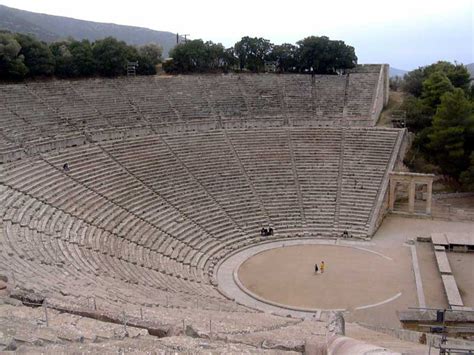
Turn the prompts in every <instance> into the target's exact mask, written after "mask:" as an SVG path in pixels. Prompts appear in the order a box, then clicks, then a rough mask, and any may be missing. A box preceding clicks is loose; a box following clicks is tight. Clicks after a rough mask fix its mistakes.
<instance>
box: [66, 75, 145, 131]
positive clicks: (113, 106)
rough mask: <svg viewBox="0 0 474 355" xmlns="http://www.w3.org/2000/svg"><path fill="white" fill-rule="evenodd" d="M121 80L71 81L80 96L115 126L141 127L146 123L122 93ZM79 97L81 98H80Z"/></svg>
mask: <svg viewBox="0 0 474 355" xmlns="http://www.w3.org/2000/svg"><path fill="white" fill-rule="evenodd" d="M118 83H119V81H115V80H112V79H91V80H77V81H71V82H70V84H71V86H72V88H73V89H74V91H76V92H77V93H78V96H80V98H81V99H82V102H85V103H86V105H87V106H88V108H89V107H93V108H94V109H95V110H96V111H98V112H99V113H100V115H101V116H102V117H103V119H104V120H106V121H107V122H109V123H110V124H111V125H112V126H113V127H137V126H138V127H140V126H143V125H146V123H144V122H142V117H141V116H140V115H139V114H138V113H137V111H136V109H135V108H134V107H133V106H132V105H131V104H130V101H129V98H128V97H126V96H124V95H123V94H122V90H121V88H120V87H117V85H118ZM78 99H79V98H78ZM78 101H79V100H78Z"/></svg>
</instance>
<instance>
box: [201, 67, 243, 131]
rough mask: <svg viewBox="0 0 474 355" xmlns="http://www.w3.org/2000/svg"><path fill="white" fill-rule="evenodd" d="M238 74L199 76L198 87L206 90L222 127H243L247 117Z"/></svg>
mask: <svg viewBox="0 0 474 355" xmlns="http://www.w3.org/2000/svg"><path fill="white" fill-rule="evenodd" d="M239 80H240V77H239V76H238V75H232V74H228V75H222V76H210V75H203V76H201V77H199V84H200V87H201V88H202V90H203V91H204V92H208V93H209V96H208V98H207V99H208V100H209V103H210V105H211V108H212V109H213V110H214V112H215V114H217V115H218V116H219V118H220V120H221V123H222V125H223V127H224V128H225V127H239V128H242V127H245V121H246V119H247V118H248V117H249V108H248V104H247V102H246V97H244V95H243V92H242V89H241V87H240V86H239Z"/></svg>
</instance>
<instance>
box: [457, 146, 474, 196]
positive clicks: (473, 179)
mask: <svg viewBox="0 0 474 355" xmlns="http://www.w3.org/2000/svg"><path fill="white" fill-rule="evenodd" d="M460 180H461V183H462V184H463V186H464V188H465V189H466V190H469V191H474V152H472V153H471V158H470V165H469V168H467V170H466V171H463V172H462V173H461V179H460Z"/></svg>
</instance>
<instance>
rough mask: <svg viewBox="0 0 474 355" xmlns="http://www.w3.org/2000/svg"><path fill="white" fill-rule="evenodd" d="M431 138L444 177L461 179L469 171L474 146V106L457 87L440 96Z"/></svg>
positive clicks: (435, 156) (435, 159)
mask: <svg viewBox="0 0 474 355" xmlns="http://www.w3.org/2000/svg"><path fill="white" fill-rule="evenodd" d="M429 139H430V143H429V144H428V148H429V149H430V150H431V151H432V152H433V153H434V154H433V156H432V157H433V160H434V161H435V162H436V163H437V164H438V165H439V166H440V167H441V169H442V171H443V172H444V173H445V174H447V175H450V176H452V177H455V178H459V175H460V173H461V172H463V171H464V170H466V169H467V168H468V165H469V156H470V155H471V152H472V150H473V147H474V114H473V107H472V103H471V102H470V101H469V100H468V99H467V98H466V95H465V94H464V91H463V90H462V89H459V88H456V89H454V90H453V91H452V92H446V93H445V94H443V96H442V97H441V103H440V105H439V106H438V109H437V110H436V114H435V116H434V118H433V129H432V131H431V134H429Z"/></svg>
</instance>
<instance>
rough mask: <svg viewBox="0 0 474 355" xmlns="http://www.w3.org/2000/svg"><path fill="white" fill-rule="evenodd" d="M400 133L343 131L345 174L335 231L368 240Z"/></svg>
mask: <svg viewBox="0 0 474 355" xmlns="http://www.w3.org/2000/svg"><path fill="white" fill-rule="evenodd" d="M398 134H399V132H398V131H397V130H383V129H367V128H361V129H344V130H343V134H342V137H341V139H342V141H343V148H342V155H343V161H342V171H340V172H339V178H340V179H341V180H342V181H341V182H340V196H339V201H338V206H337V210H336V222H335V231H336V233H337V234H340V233H342V232H343V231H345V230H347V231H348V232H349V233H351V234H353V235H354V236H367V231H368V228H369V225H368V224H369V218H370V217H371V216H372V215H373V214H375V213H376V211H374V207H375V202H376V198H377V195H378V193H379V190H380V187H381V185H382V181H383V179H384V178H385V175H386V174H387V169H388V164H389V161H390V158H391V156H392V154H393V151H394V148H395V145H396V142H397V138H398Z"/></svg>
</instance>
